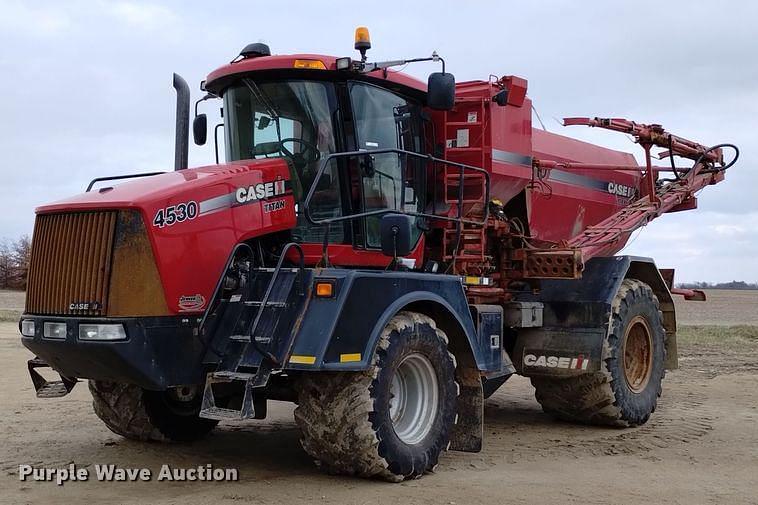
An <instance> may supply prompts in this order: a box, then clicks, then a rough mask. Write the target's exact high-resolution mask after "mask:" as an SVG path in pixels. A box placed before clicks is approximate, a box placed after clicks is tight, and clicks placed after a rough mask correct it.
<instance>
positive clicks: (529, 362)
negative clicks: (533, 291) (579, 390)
mask: <svg viewBox="0 0 758 505" xmlns="http://www.w3.org/2000/svg"><path fill="white" fill-rule="evenodd" d="M626 278H634V279H638V280H640V281H642V282H645V283H646V284H648V285H649V286H650V287H651V288H652V290H653V292H654V293H655V295H656V296H657V297H658V300H659V302H660V307H661V311H662V313H663V322H664V328H665V329H666V333H667V339H666V350H667V353H668V354H667V355H668V358H667V362H666V367H667V368H676V366H677V353H676V316H675V312H674V304H673V299H672V297H671V293H670V291H669V289H668V287H667V286H666V283H665V282H664V280H663V278H662V276H661V273H660V272H659V271H658V269H657V268H656V266H655V263H654V262H653V260H652V259H650V258H641V257H633V256H614V257H606V258H593V259H592V260H590V261H588V262H587V264H586V265H585V270H584V273H583V275H582V278H581V279H574V280H547V281H543V282H542V289H541V291H540V293H539V294H538V295H531V296H525V297H523V300H524V301H538V302H542V303H543V304H544V312H543V326H542V327H541V328H526V329H521V330H519V333H518V336H517V338H516V343H515V346H514V351H513V355H512V359H513V362H514V365H515V367H516V369H517V370H518V371H519V373H521V374H522V375H526V376H545V375H548V376H560V377H567V376H572V375H578V374H582V373H587V372H593V371H599V370H600V368H601V365H602V363H601V361H602V350H603V341H604V339H605V337H606V335H607V334H608V328H609V324H610V321H611V303H612V301H613V298H614V297H615V296H616V293H617V292H618V289H619V287H620V285H621V283H622V282H623V280H624V279H626Z"/></svg>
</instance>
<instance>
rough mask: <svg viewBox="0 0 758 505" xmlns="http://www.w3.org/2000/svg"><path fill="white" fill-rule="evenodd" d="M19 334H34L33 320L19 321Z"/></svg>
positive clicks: (31, 335)
mask: <svg viewBox="0 0 758 505" xmlns="http://www.w3.org/2000/svg"><path fill="white" fill-rule="evenodd" d="M21 334H22V335H23V336H25V337H33V336H34V320H33V319H24V320H23V321H21Z"/></svg>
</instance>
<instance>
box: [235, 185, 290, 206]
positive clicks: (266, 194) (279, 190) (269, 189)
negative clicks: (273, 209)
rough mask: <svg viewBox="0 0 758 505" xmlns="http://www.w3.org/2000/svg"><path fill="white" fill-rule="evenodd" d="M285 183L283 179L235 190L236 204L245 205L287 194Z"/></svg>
mask: <svg viewBox="0 0 758 505" xmlns="http://www.w3.org/2000/svg"><path fill="white" fill-rule="evenodd" d="M286 182H287V181H285V180H284V179H280V180H277V181H273V182H261V183H259V184H254V185H252V186H247V187H242V188H237V191H236V192H235V193H234V197H235V199H236V200H237V203H239V204H245V203H250V202H254V201H256V200H266V199H268V198H272V197H274V196H280V195H283V194H284V193H286V192H287V184H286Z"/></svg>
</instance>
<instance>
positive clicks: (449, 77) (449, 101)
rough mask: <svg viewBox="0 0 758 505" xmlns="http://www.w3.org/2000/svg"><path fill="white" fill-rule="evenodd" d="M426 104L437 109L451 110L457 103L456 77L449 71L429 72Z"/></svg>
mask: <svg viewBox="0 0 758 505" xmlns="http://www.w3.org/2000/svg"><path fill="white" fill-rule="evenodd" d="M426 104H427V105H428V106H429V107H430V108H432V109H435V110H450V109H452V108H453V105H455V77H453V74H451V73H449V72H447V73H442V72H434V73H432V74H429V81H428V83H427V91H426Z"/></svg>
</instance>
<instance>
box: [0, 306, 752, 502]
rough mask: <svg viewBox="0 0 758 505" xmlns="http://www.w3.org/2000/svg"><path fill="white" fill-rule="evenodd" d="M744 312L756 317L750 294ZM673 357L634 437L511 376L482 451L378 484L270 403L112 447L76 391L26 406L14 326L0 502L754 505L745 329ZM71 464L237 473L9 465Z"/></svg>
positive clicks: (1, 396)
mask: <svg viewBox="0 0 758 505" xmlns="http://www.w3.org/2000/svg"><path fill="white" fill-rule="evenodd" d="M749 302H750V303H747V304H746V305H748V306H749V305H752V310H751V311H750V312H752V313H753V315H755V307H756V306H757V305H758V293H755V294H754V295H753V297H752V300H749ZM691 303H694V302H691ZM700 307H701V310H704V309H705V308H706V307H707V305H702V304H701V305H700ZM747 308H748V307H746V309H747ZM709 310H710V309H709ZM695 312H697V311H695ZM687 322H689V321H686V320H684V321H682V323H687ZM698 322H699V321H693V323H694V324H698ZM727 322H728V324H740V323H742V324H745V322H746V321H743V320H732V321H729V320H728V319H727ZM710 324H713V322H711V323H710ZM680 355H681V368H680V369H679V370H676V371H672V372H669V373H668V375H667V377H666V380H665V383H664V393H663V396H662V398H661V400H660V403H659V408H658V410H657V412H655V414H654V415H653V417H652V418H651V420H650V422H649V423H648V424H647V425H645V426H643V427H640V428H633V429H624V430H617V429H605V428H598V427H587V426H575V425H571V424H565V423H561V422H557V421H554V420H553V419H551V418H550V417H548V416H547V415H545V414H543V413H542V411H541V409H540V407H539V405H538V404H537V402H536V401H535V400H534V396H533V389H532V387H531V386H530V384H529V382H528V380H525V379H522V378H520V377H517V378H514V379H512V380H511V381H509V382H508V383H507V384H506V385H505V386H504V387H503V388H502V389H501V390H500V391H499V392H498V393H496V394H495V396H493V397H492V398H491V399H490V400H488V401H487V403H486V407H485V411H486V412H485V413H486V426H485V441H484V442H485V443H484V450H483V451H482V452H481V453H478V454H467V453H456V452H449V453H447V454H446V455H444V456H443V458H442V460H441V464H440V465H439V468H438V469H437V472H436V473H434V474H430V475H427V476H425V477H423V478H422V479H420V480H415V481H411V482H405V483H402V484H387V483H384V482H375V481H365V480H360V479H354V478H344V477H333V476H328V475H324V474H322V473H320V472H319V471H318V470H317V469H316V468H315V467H314V466H313V465H312V464H311V462H310V461H309V458H308V457H307V456H306V454H305V453H304V452H303V451H302V450H301V448H300V446H299V443H298V430H297V427H296V426H295V424H294V421H293V419H292V406H291V405H289V404H283V403H282V404H280V403H275V402H272V403H275V404H274V405H272V406H271V407H270V409H269V418H268V419H266V420H265V421H257V422H255V423H250V424H246V425H231V424H226V425H221V426H220V427H219V429H217V430H216V431H215V432H214V434H213V435H211V436H210V437H209V438H207V439H206V440H203V441H201V442H197V443H194V444H186V445H180V444H172V445H163V444H139V443H135V442H131V441H127V440H124V439H122V438H120V437H118V436H116V435H114V434H112V433H111V432H110V431H108V429H107V428H105V426H104V425H103V424H102V423H100V422H99V420H98V419H97V418H96V417H95V415H94V413H93V412H92V408H91V401H90V396H89V392H88V391H87V388H86V384H80V385H79V386H77V388H76V389H75V390H74V391H73V392H72V393H71V395H69V396H68V397H65V398H60V399H46V400H38V399H36V398H35V396H34V392H33V389H32V386H31V383H30V381H29V377H28V374H27V372H26V360H27V359H28V358H30V357H31V355H30V353H29V352H28V351H26V350H25V349H24V348H23V347H22V346H21V344H20V343H19V337H18V335H17V329H16V325H15V324H14V323H10V322H6V323H2V322H0V406H2V410H3V413H4V415H3V416H2V417H0V491H1V492H0V503H34V504H40V503H87V504H92V503H140V504H141V503H157V504H174V503H176V504H189V503H230V504H231V503H261V504H263V503H265V504H279V503H281V504H296V503H345V504H364V503H365V504H369V503H382V504H395V503H397V504H414V503H429V504H448V505H454V504H470V503H541V504H545V503H556V502H560V503H582V504H586V503H619V504H621V503H623V504H630V503H644V504H646V505H650V504H658V503H666V504H668V503H681V504H688V505H690V504H700V503H719V504H720V503H758V329H756V328H755V327H752V326H743V327H739V328H722V329H713V328H710V329H709V328H706V329H703V328H688V327H683V328H681V340H680ZM71 463H73V464H75V465H77V466H78V467H82V468H90V469H91V468H92V467H93V465H95V464H115V465H119V466H122V467H132V468H133V467H147V468H150V469H152V470H153V472H154V475H157V473H158V470H159V469H160V467H161V465H163V464H169V465H171V466H172V467H176V468H190V467H196V466H198V465H206V464H212V465H213V466H214V467H216V468H223V467H234V468H237V469H238V471H239V481H238V482H228V483H219V482H156V481H154V480H153V481H150V482H115V483H113V482H98V481H97V480H94V479H91V480H90V481H88V482H68V483H66V484H64V485H63V486H62V487H59V486H57V485H56V484H55V483H54V482H21V481H19V479H18V470H19V465H20V464H30V465H34V466H45V467H67V466H68V465H69V464H71ZM93 474H94V471H93Z"/></svg>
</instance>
